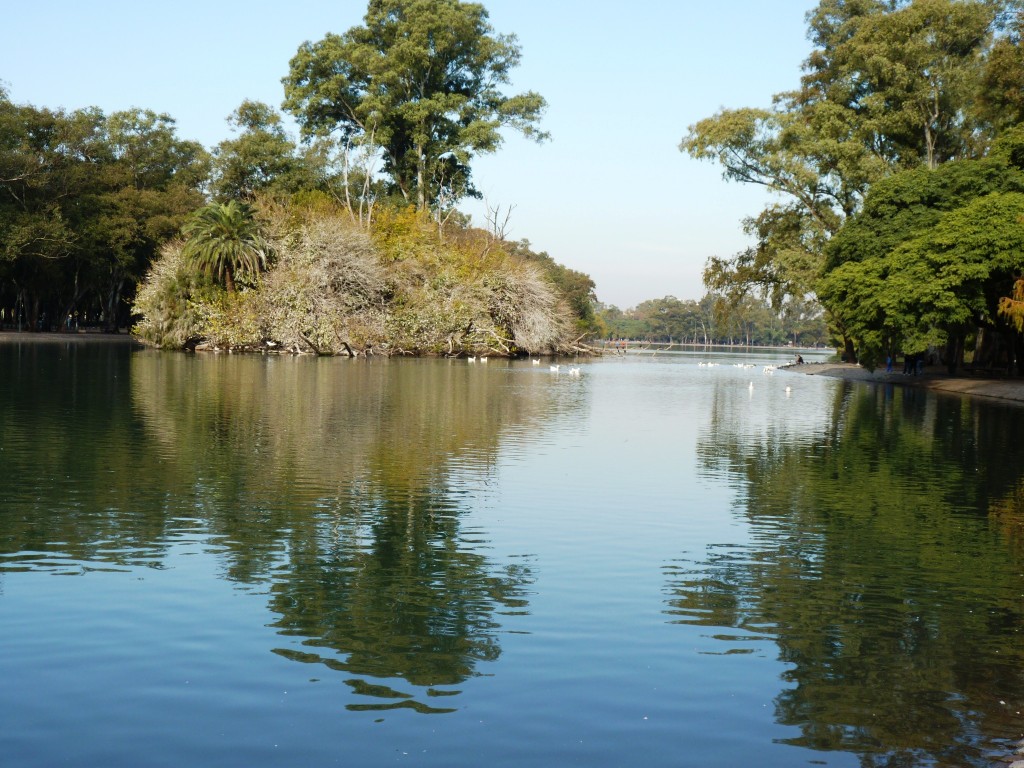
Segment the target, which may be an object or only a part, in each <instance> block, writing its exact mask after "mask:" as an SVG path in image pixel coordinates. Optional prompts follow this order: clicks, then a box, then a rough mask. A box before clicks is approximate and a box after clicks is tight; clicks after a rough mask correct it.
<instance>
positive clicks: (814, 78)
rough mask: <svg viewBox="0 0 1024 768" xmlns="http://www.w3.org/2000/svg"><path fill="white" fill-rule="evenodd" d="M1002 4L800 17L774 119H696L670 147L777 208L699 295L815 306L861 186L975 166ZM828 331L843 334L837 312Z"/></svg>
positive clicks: (924, 1)
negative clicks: (769, 194)
mask: <svg viewBox="0 0 1024 768" xmlns="http://www.w3.org/2000/svg"><path fill="white" fill-rule="evenodd" d="M1012 5H1013V2H1012V1H1010V0H1007V1H1006V2H986V1H984V0H967V1H965V2H959V1H957V0H915V2H905V1H903V0H821V2H819V4H818V6H817V7H816V8H815V9H814V10H813V11H812V12H811V13H809V14H808V27H809V36H810V38H811V40H812V41H813V42H814V44H815V46H816V48H815V50H814V51H813V52H812V53H811V55H810V56H809V57H808V59H807V61H806V62H805V65H804V69H805V72H806V74H805V75H804V76H803V78H802V80H801V85H800V87H799V88H798V89H797V90H794V91H792V92H788V93H783V94H779V95H777V96H776V97H775V99H774V106H773V108H772V109H735V110H723V111H721V112H719V113H718V114H717V115H715V116H713V117H711V118H708V119H706V120H702V121H700V122H698V123H697V124H695V125H694V126H691V128H690V130H689V133H688V134H687V136H685V137H684V139H683V142H682V144H681V145H680V149H681V150H683V151H686V152H688V153H689V154H690V155H691V156H693V157H696V158H700V159H711V160H715V161H717V162H719V163H720V164H721V165H722V166H723V169H724V176H725V177H726V178H728V179H733V180H737V181H741V182H744V183H754V184H760V185H763V186H765V187H767V188H768V189H770V190H772V191H774V192H778V193H780V194H781V195H782V196H783V198H784V202H783V203H782V204H781V205H777V204H774V205H772V206H770V207H769V208H768V209H767V210H766V211H765V212H764V213H762V214H761V216H759V217H757V218H756V219H754V220H753V221H751V222H748V224H747V229H748V231H749V232H751V234H756V236H757V245H756V246H755V247H754V248H753V249H751V250H749V251H745V252H743V253H741V254H739V255H737V256H735V257H733V258H732V259H723V258H715V259H712V260H711V261H710V262H709V264H708V269H707V271H706V273H705V277H706V280H707V282H708V285H709V287H711V288H712V289H714V290H717V291H722V292H724V293H726V294H727V295H728V296H730V297H731V299H732V300H734V301H738V300H740V299H741V298H742V297H743V296H744V295H745V293H746V292H747V291H748V290H752V289H753V290H757V291H760V292H761V293H762V294H763V295H765V296H767V297H770V298H771V300H772V302H773V304H774V305H776V306H779V305H780V303H781V302H782V300H784V299H785V297H786V296H787V295H788V296H791V297H793V298H797V299H800V300H802V299H803V298H805V297H806V296H813V295H815V294H816V293H817V290H818V280H819V279H820V276H821V275H822V274H823V271H824V269H825V250H824V249H825V244H826V243H827V242H828V241H829V240H830V238H831V237H832V236H833V235H835V234H836V233H837V232H838V231H839V230H840V228H841V227H842V226H843V224H844V222H845V221H847V220H848V219H849V217H850V216H852V215H853V214H855V213H856V212H857V211H858V210H859V209H860V206H861V204H862V202H863V200H864V196H865V194H866V193H867V192H868V190H869V189H870V188H871V186H872V185H873V184H875V183H877V182H879V181H880V180H881V179H884V178H885V177H887V176H889V175H891V174H892V173H895V172H897V171H900V170H903V169H908V168H915V167H917V166H919V165H924V166H926V167H929V168H935V167H937V166H938V165H939V164H941V163H943V162H946V161H948V160H951V159H956V158H968V157H975V156H978V155H980V154H981V153H982V152H983V151H984V150H985V149H986V146H987V143H988V141H989V139H990V138H991V134H990V133H985V132H984V131H983V130H982V128H983V127H984V123H983V121H982V120H981V119H980V118H979V112H978V110H977V109H976V102H977V100H978V94H979V88H980V83H981V77H982V71H983V66H984V63H985V61H986V58H985V57H986V54H987V53H988V51H989V49H990V47H991V45H992V40H993V35H994V32H995V31H996V30H997V28H998V27H999V24H1000V18H1001V17H1000V11H1001V10H1004V9H1005V8H1006V7H1010V6H1012ZM1007 69H1009V70H1012V67H1007ZM1005 79H1006V78H1005V77H1004V80H1005ZM831 320H832V324H833V326H834V327H835V328H836V329H837V330H840V331H842V329H843V328H844V320H843V318H842V317H839V316H838V315H836V314H835V310H833V313H832V316H831ZM844 335H845V334H844ZM847 352H848V353H849V354H851V356H852V354H853V348H852V345H851V344H850V343H849V339H847Z"/></svg>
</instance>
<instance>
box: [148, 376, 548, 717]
mask: <svg viewBox="0 0 1024 768" xmlns="http://www.w3.org/2000/svg"><path fill="white" fill-rule="evenodd" d="M148 367H153V368H154V370H152V371H146V370H144V369H146V368H148ZM135 368H136V372H137V374H138V375H137V376H136V377H135V378H134V381H135V382H136V383H137V393H136V394H137V397H136V400H137V402H139V403H145V402H155V403H160V407H159V408H153V409H152V410H151V411H149V413H148V415H147V419H148V420H149V421H150V422H151V423H152V425H153V426H154V427H155V429H154V432H155V433H158V434H160V435H161V436H162V439H164V440H167V441H170V443H171V451H170V452H171V454H172V455H173V456H174V457H175V461H176V462H178V463H179V464H180V468H181V469H182V470H183V471H184V472H186V473H187V472H193V471H194V472H196V473H197V475H199V476H205V475H209V478H210V480H211V481H212V482H210V483H204V487H203V492H202V494H201V495H200V494H198V493H197V498H199V497H200V496H201V499H202V501H201V503H202V506H203V508H204V518H205V519H206V520H208V521H209V525H210V527H211V530H212V532H213V533H214V540H215V541H217V542H219V543H220V544H221V545H222V546H223V547H224V554H225V557H226V558H227V559H228V561H229V562H230V565H229V576H230V577H231V578H233V579H236V580H239V581H242V582H246V583H251V582H254V581H259V580H261V579H267V580H269V581H270V595H271V597H270V608H271V610H272V611H273V612H274V613H275V614H277V615H278V617H279V618H278V619H277V620H275V621H274V622H273V624H272V626H274V627H275V628H277V629H278V630H279V631H280V633H281V634H282V635H285V636H289V637H294V638H300V639H299V640H298V642H297V645H289V646H287V647H283V648H278V649H275V653H278V654H280V655H282V656H284V657H286V658H289V659H294V660H296V661H301V662H312V663H319V664H322V665H324V666H325V667H327V668H330V669H333V670H337V671H340V672H342V673H344V674H347V675H353V676H358V677H352V678H350V679H348V680H347V682H348V683H349V684H350V685H351V687H352V689H353V691H354V692H355V693H357V694H360V695H362V696H366V697H369V698H371V699H377V700H380V701H375V702H373V703H367V704H351V705H349V706H350V708H355V709H378V708H380V709H389V708H395V707H411V708H413V709H416V710H417V711H421V712H444V711H450V709H449V708H446V707H439V706H434V705H432V704H428V703H426V702H425V701H423V700H421V699H418V698H417V694H414V693H409V692H408V691H402V690H398V689H396V688H395V687H393V686H395V685H398V682H396V681H404V683H405V684H406V685H411V686H414V687H415V688H417V689H425V694H426V696H427V697H429V698H430V699H431V700H436V699H437V698H438V697H445V696H449V695H452V694H455V693H457V692H458V691H457V690H451V689H450V688H446V689H442V688H441V686H449V687H450V686H457V685H459V684H460V683H462V682H464V681H465V680H466V679H467V678H469V677H471V676H473V675H475V674H477V672H476V667H477V664H478V663H480V662H487V661H493V660H495V659H496V658H497V657H498V655H499V654H500V652H501V650H500V644H499V642H498V637H499V631H500V628H501V624H500V622H499V620H498V615H499V613H508V612H515V611H522V610H524V609H525V607H526V604H527V603H526V599H525V595H526V587H527V585H528V584H529V583H530V581H531V575H530V570H529V567H528V566H527V565H521V564H509V565H505V566H499V565H498V564H496V563H493V562H491V561H490V560H489V559H488V558H487V557H486V556H484V555H483V554H481V553H480V551H479V550H480V544H482V543H484V542H481V541H479V540H478V539H477V538H476V537H471V536H470V535H469V534H467V532H466V531H464V530H463V526H462V513H463V511H464V510H463V507H462V505H461V504H460V498H459V493H457V492H455V491H453V490H452V489H451V488H452V486H451V477H452V475H453V474H454V473H458V474H459V477H460V483H459V487H460V488H464V487H472V486H474V485H481V484H482V483H483V482H484V480H485V479H486V476H487V473H488V472H489V471H490V468H491V467H492V466H493V462H494V457H495V455H496V453H497V450H498V445H499V442H500V439H501V434H502V431H503V430H504V429H508V428H521V427H523V426H524V425H528V424H530V423H531V422H532V421H533V420H534V419H536V417H537V414H539V413H540V412H542V411H543V409H544V408H546V407H547V405H546V403H545V394H544V390H543V389H542V388H540V389H537V390H536V391H533V390H531V389H529V388H527V389H523V388H517V389H515V390H510V389H509V388H507V387H504V386H502V381H503V380H502V378H501V377H500V376H488V375H486V373H485V374H484V375H480V374H479V373H475V372H474V371H471V370H467V367H466V366H457V365H448V366H446V365H443V364H438V363H437V361H392V362H386V361H385V362H375V363H369V364H368V363H366V362H365V361H347V360H290V359H283V360H277V359H271V360H267V361H265V363H260V362H259V361H256V364H255V365H254V361H252V360H238V359H220V360H214V361H196V364H194V365H191V366H190V365H184V366H182V365H180V364H179V363H178V362H177V361H175V360H174V359H173V358H167V357H166V356H163V357H149V358H147V357H142V356H140V357H138V358H137V359H136V366H135ZM168 368H169V370H168ZM310 368H313V371H312V373H311V372H310ZM157 369H163V370H157ZM254 374H255V375H254ZM533 380H534V381H536V378H534V379H533ZM149 386H156V387H160V388H164V391H162V392H148V391H146V392H144V391H141V390H142V389H144V388H145V387H149ZM169 399H170V400H171V404H172V407H170V408H168V407H167V406H168V400H169ZM183 417H184V418H183ZM211 438H212V439H211ZM196 446H202V451H203V454H204V455H196ZM207 466H213V467H216V471H215V472H214V473H212V474H211V473H210V471H209V470H207V469H205V467H207ZM197 483H198V481H197ZM462 492H464V491H462ZM471 539H472V540H471ZM524 562H528V560H524ZM313 649H316V650H313Z"/></svg>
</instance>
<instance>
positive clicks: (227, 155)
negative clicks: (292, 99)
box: [211, 100, 326, 201]
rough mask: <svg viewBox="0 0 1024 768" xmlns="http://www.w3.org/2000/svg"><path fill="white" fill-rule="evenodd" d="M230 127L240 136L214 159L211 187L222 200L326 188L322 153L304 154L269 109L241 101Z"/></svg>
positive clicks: (316, 150)
mask: <svg viewBox="0 0 1024 768" xmlns="http://www.w3.org/2000/svg"><path fill="white" fill-rule="evenodd" d="M228 124H229V125H230V126H231V127H232V129H234V130H235V131H237V132H238V135H237V137H236V138H234V139H228V140H225V141H222V142H221V143H220V144H218V145H217V148H216V149H215V150H214V153H213V171H214V173H213V181H212V184H211V187H212V191H213V193H214V196H215V197H216V198H217V199H218V200H223V201H229V200H248V201H251V200H253V199H254V198H255V197H256V195H258V194H260V193H269V194H271V195H274V194H278V195H287V194H291V193H294V192H298V191H299V190H302V189H316V188H317V187H318V186H320V185H321V184H322V183H323V180H324V179H323V177H324V175H325V173H326V171H325V168H324V164H325V158H324V157H323V156H322V155H323V148H322V147H320V146H313V147H311V148H309V149H308V150H307V151H306V152H305V153H303V152H300V151H299V148H298V146H297V145H296V144H295V142H294V141H292V140H291V138H290V137H289V136H288V134H287V132H286V131H285V129H284V126H283V125H282V120H281V116H280V115H279V114H278V113H277V112H275V111H274V110H273V109H272V108H271V107H269V106H267V105H266V104H263V103H261V102H258V101H248V100H246V101H243V102H242V104H241V105H240V106H239V107H238V109H236V110H235V111H234V112H233V113H232V114H231V116H230V117H229V118H228Z"/></svg>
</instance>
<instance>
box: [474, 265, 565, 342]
mask: <svg viewBox="0 0 1024 768" xmlns="http://www.w3.org/2000/svg"><path fill="white" fill-rule="evenodd" d="M483 284H484V286H485V287H486V289H487V292H488V302H489V305H488V313H489V316H490V318H491V320H492V322H493V323H494V325H495V326H496V327H495V331H496V332H503V333H505V334H507V336H508V337H509V339H510V341H511V342H512V343H514V345H515V346H516V347H517V348H518V349H520V350H523V351H525V352H530V353H538V352H554V351H557V350H558V349H559V348H560V347H561V346H562V345H564V344H565V343H566V342H567V341H568V335H569V333H570V329H571V327H572V317H571V314H570V312H569V310H568V308H567V307H566V305H565V302H564V301H563V300H562V299H561V297H560V296H559V295H558V293H557V292H556V290H555V288H554V286H552V285H551V283H550V282H548V280H547V279H546V278H545V277H544V275H543V273H542V272H541V270H540V269H539V268H538V267H536V266H534V265H533V264H528V263H526V262H522V261H516V260H508V261H506V262H505V263H503V264H501V265H500V266H496V267H494V268H493V269H492V270H491V271H489V272H487V273H485V274H484V277H483Z"/></svg>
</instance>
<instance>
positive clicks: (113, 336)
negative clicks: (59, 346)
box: [0, 330, 144, 347]
mask: <svg viewBox="0 0 1024 768" xmlns="http://www.w3.org/2000/svg"><path fill="white" fill-rule="evenodd" d="M94 341H102V342H106V343H108V344H118V343H121V344H136V345H138V346H140V347H141V346H144V345H143V344H142V342H140V341H139V340H138V339H136V338H135V337H134V336H132V335H131V334H130V333H106V332H104V331H10V330H3V331H0V344H10V343H17V342H28V343H35V342H38V343H44V344H56V343H60V342H86V343H88V342H94Z"/></svg>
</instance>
